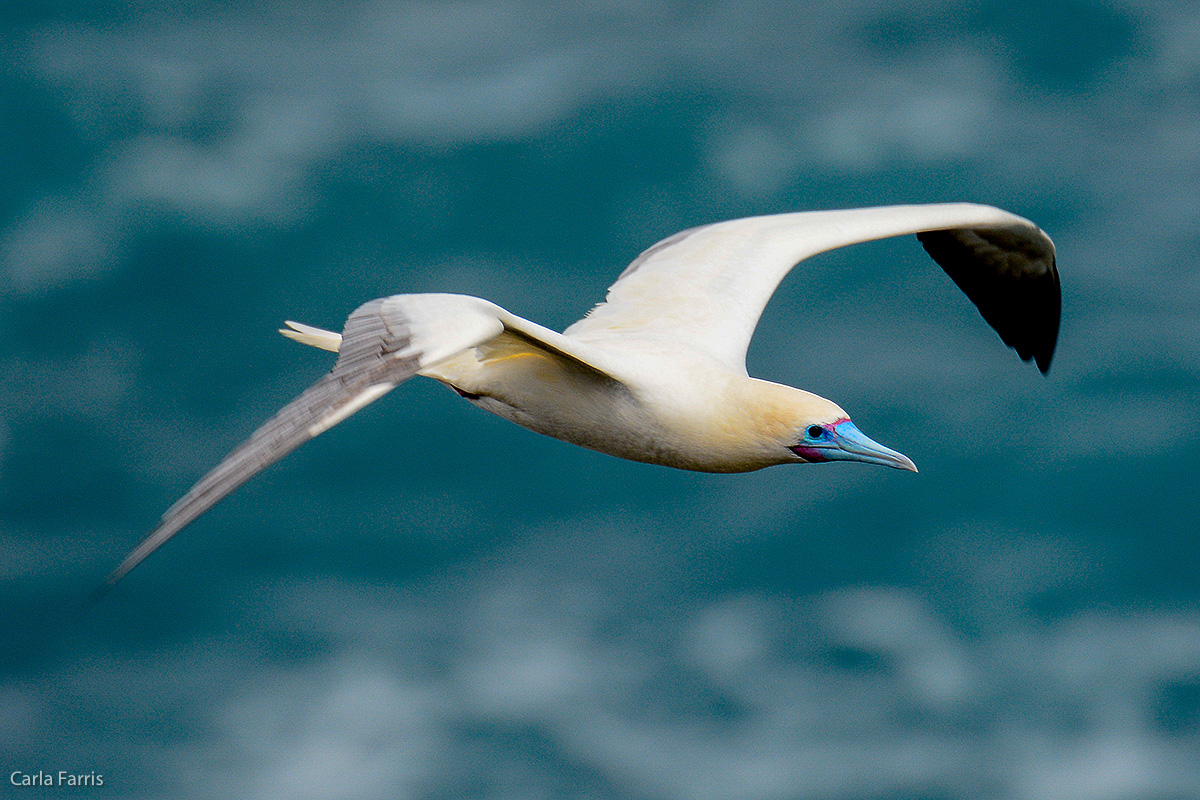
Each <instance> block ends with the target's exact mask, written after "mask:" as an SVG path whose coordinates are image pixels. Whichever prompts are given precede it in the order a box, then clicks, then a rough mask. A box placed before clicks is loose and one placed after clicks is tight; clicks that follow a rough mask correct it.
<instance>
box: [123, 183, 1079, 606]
mask: <svg viewBox="0 0 1200 800" xmlns="http://www.w3.org/2000/svg"><path fill="white" fill-rule="evenodd" d="M907 234H916V235H917V238H918V239H919V240H920V241H921V244H922V245H924V247H925V249H926V250H927V251H928V252H929V254H930V255H931V256H932V257H933V259H934V260H935V261H937V263H938V264H940V265H941V266H942V268H943V269H945V271H946V272H947V273H948V274H949V275H950V277H951V278H952V279H953V280H954V282H955V283H957V284H958V286H959V287H960V288H961V289H962V290H963V292H965V293H966V295H967V297H969V298H970V299H971V300H972V301H973V302H974V303H975V305H976V306H978V308H979V311H980V313H981V314H982V315H983V318H984V319H985V320H986V321H987V322H988V324H990V325H991V326H992V327H993V328H995V330H996V331H997V332H998V333H999V334H1000V338H1001V339H1002V340H1003V341H1004V342H1005V344H1007V345H1009V346H1010V347H1013V348H1015V349H1016V351H1017V353H1018V355H1020V357H1021V358H1022V359H1024V360H1026V361H1028V360H1031V359H1032V360H1033V361H1035V362H1036V364H1037V366H1038V368H1039V369H1040V370H1041V371H1042V372H1043V373H1045V372H1046V371H1047V369H1048V368H1049V366H1050V359H1051V356H1052V355H1053V353H1054V345H1055V342H1056V340H1057V338H1058V323H1059V312H1060V304H1061V301H1060V292H1059V282H1058V270H1057V268H1056V266H1055V261H1054V245H1053V243H1052V242H1051V241H1050V238H1049V237H1048V236H1046V234H1045V233H1043V232H1042V231H1041V230H1040V229H1039V228H1038V227H1037V226H1036V225H1034V224H1033V223H1032V222H1030V221H1028V220H1026V219H1023V218H1021V217H1018V216H1016V215H1014V214H1010V213H1008V212H1006V211H1002V210H1000V209H998V208H993V207H990V206H983V205H974V204H966V203H959V204H938V205H912V206H889V207H881V208H862V209H851V210H844V211H812V212H800V213H791V214H775V215H770V216H762V217H750V218H747V219H735V220H729V221H726V222H717V223H714V224H711V225H703V226H700V227H696V228H690V229H688V230H685V231H681V232H679V233H676V234H675V235H673V236H670V237H668V238H666V239H664V240H662V241H661V242H659V243H657V244H655V245H653V246H652V247H650V248H649V249H647V250H646V251H644V252H643V253H642V254H641V255H639V256H638V257H637V258H636V259H634V261H633V263H631V264H630V265H629V266H628V267H627V268H626V269H625V271H624V272H622V273H621V275H620V277H619V278H618V279H617V281H616V283H614V284H613V285H612V286H611V287H609V290H608V295H607V298H606V299H605V301H604V302H603V303H601V304H599V305H598V306H596V307H595V308H593V309H592V310H591V312H590V313H589V314H588V315H587V316H586V317H584V318H583V319H581V320H579V321H578V322H576V323H574V324H573V325H571V326H570V327H569V328H567V329H566V330H565V331H564V332H563V333H556V332H554V331H552V330H549V329H547V328H543V327H542V326H540V325H537V324H536V323H533V322H529V321H528V320H525V319H522V318H520V317H518V316H515V315H513V314H510V313H509V312H508V311H505V310H504V309H503V308H500V307H499V306H497V305H495V304H494V303H490V302H488V301H487V300H483V299H480V298H478V297H469V296H466V295H456V294H399V295H393V296H391V297H383V298H379V299H377V300H372V301H370V302H368V303H366V304H364V305H362V306H360V307H359V308H358V309H356V310H355V311H354V312H353V313H352V314H351V315H350V317H349V318H348V319H347V320H346V324H345V327H344V328H343V329H342V332H341V334H337V333H334V332H332V331H326V330H322V329H320V328H314V327H311V326H308V325H302V324H300V323H297V322H290V321H289V322H287V323H286V324H287V326H288V327H287V328H286V329H283V330H281V331H280V333H282V334H283V335H284V336H287V337H289V338H291V339H294V340H296V341H298V342H301V343H303V344H306V345H311V346H313V347H318V348H322V349H324V350H330V351H334V352H336V353H337V354H338V357H337V361H336V362H335V363H334V365H333V369H332V371H330V372H329V373H328V374H327V375H325V377H323V378H321V379H320V380H319V381H317V382H316V383H315V384H313V385H312V386H310V387H309V388H308V389H307V390H305V391H304V392H303V393H301V394H300V395H299V396H298V397H297V398H296V399H295V400H293V401H292V402H290V403H288V404H287V405H286V406H284V407H283V409H282V410H280V411H279V412H278V413H277V414H276V415H275V416H273V417H271V419H269V420H267V421H266V422H265V423H264V424H263V425H262V426H261V427H260V428H258V430H256V431H254V433H252V434H251V435H250V438H249V439H247V440H246V441H245V442H243V443H242V444H241V445H240V446H238V447H237V448H236V449H235V450H234V451H233V452H232V453H230V454H229V455H228V456H226V457H225V459H224V460H223V461H221V462H220V463H219V464H218V465H217V466H216V467H215V468H214V469H213V470H212V471H211V472H209V473H208V474H207V475H205V476H204V477H203V478H201V479H200V481H199V482H198V483H197V484H196V485H195V486H193V487H192V488H191V489H190V490H189V491H188V493H187V494H185V495H184V496H183V497H182V498H180V499H179V501H178V502H176V503H175V504H174V505H173V506H171V507H170V508H169V509H167V512H166V513H165V514H164V515H163V517H162V520H161V521H160V522H159V524H158V527H156V528H155V529H154V530H153V531H151V532H150V534H149V535H147V536H146V538H145V539H144V540H143V541H142V542H141V544H139V545H138V546H137V547H136V548H134V550H133V551H132V552H131V553H130V554H129V555H128V556H126V558H125V560H124V561H123V562H122V563H121V565H120V566H118V567H117V568H116V569H115V570H113V572H112V574H111V575H109V577H108V579H107V580H106V581H105V582H104V584H103V585H102V586H101V588H100V591H103V590H104V589H107V588H109V587H111V586H112V585H113V584H115V583H116V582H117V581H119V580H120V579H121V578H123V577H124V576H125V575H126V574H127V573H128V572H129V571H130V570H132V569H133V568H134V567H136V566H137V565H138V564H139V563H141V562H142V560H144V559H145V558H146V557H147V556H149V555H150V554H151V553H153V552H154V551H155V550H157V549H158V548H159V547H160V546H161V545H162V544H163V543H164V542H166V541H167V540H168V539H170V538H171V537H172V536H174V535H175V534H176V533H178V532H179V531H180V530H181V529H182V528H183V527H184V526H186V525H188V524H189V523H190V522H192V521H193V520H195V519H196V518H197V517H199V516H200V515H201V514H203V513H204V512H206V511H208V510H209V509H210V508H212V507H213V505H215V504H216V503H217V502H218V501H220V500H221V499H222V498H223V497H225V496H226V495H227V494H229V493H230V492H232V491H233V490H234V489H236V488H237V487H238V486H241V485H242V484H243V483H245V482H246V481H247V480H249V479H250V478H251V477H252V476H253V475H254V474H256V473H257V472H259V471H260V470H262V469H263V468H264V467H267V466H269V465H270V464H273V463H274V462H275V461H278V460H279V459H280V458H282V457H283V456H285V455H287V454H288V453H290V452H291V451H292V450H294V449H295V448H296V447H298V446H299V445H301V444H303V443H304V442H306V441H308V440H309V439H312V438H313V437H314V436H317V435H318V434H321V433H323V432H325V431H327V430H329V429H330V428H331V427H333V426H334V425H336V424H338V423H339V422H341V421H342V420H344V419H346V418H347V417H349V416H350V415H351V414H353V413H354V412H356V411H358V410H359V409H361V408H363V407H364V406H366V405H367V404H369V403H371V402H374V401H375V400H378V399H379V398H380V397H382V396H383V395H385V394H387V393H388V392H390V391H391V390H392V389H394V388H396V386H398V385H399V384H400V383H402V382H403V381H406V380H408V379H409V378H411V377H413V376H414V375H424V376H427V377H430V378H433V379H435V380H438V381H441V382H442V383H444V384H446V385H447V386H449V387H450V388H452V389H454V391H456V392H457V393H458V394H459V395H461V396H462V397H464V398H465V399H466V400H467V401H468V402H470V403H472V404H473V405H476V406H478V407H479V408H482V409H484V410H486V411H490V412H492V413H493V414H497V415H499V416H501V417H504V418H505V419H508V420H512V421H513V422H515V423H517V424H518V425H522V426H524V427H526V428H529V429H530V430H533V431H537V432H538V433H543V434H546V435H547V436H553V437H555V438H557V439H562V440H563V441H567V442H571V443H573V444H577V445H580V446H582V447H587V448H590V449H592V450H598V451H600V452H602V453H608V454H610V455H614V456H619V457H621V458H627V459H631V460H633V461H643V462H647V463H651V464H662V465H664V466H668V467H677V468H679V469H688V470H699V471H703V472H748V471H751V470H757V469H762V468H763V467H769V466H772V465H774V464H798V463H814V462H824V461H862V462H866V463H868V464H879V465H882V466H887V467H895V468H897V469H906V470H912V471H914V472H915V471H916V466H915V465H914V464H913V462H912V461H911V460H909V459H908V457H907V456H904V455H902V454H900V453H898V452H896V451H895V450H891V449H889V448H887V447H884V446H883V445H881V444H878V443H877V442H874V441H872V440H871V439H869V438H867V436H866V435H864V434H863V433H862V432H861V431H860V430H859V429H858V428H857V427H855V425H854V423H853V422H851V421H850V418H849V416H848V415H847V414H846V412H845V411H843V410H842V409H841V407H839V406H838V405H837V404H835V403H833V402H831V401H829V400H826V399H825V398H823V397H819V396H817V395H815V394H812V393H810V392H806V391H803V390H801V389H793V388H791V387H788V386H782V385H780V384H777V383H770V382H768V381H763V380H759V379H757V378H751V377H750V376H749V375H748V374H747V373H746V364H745V357H746V348H747V347H748V345H749V344H750V338H751V336H752V334H753V333H754V328H755V326H756V325H757V324H758V318H759V316H760V315H761V314H762V311H763V308H764V307H765V306H766V304H767V301H768V300H769V299H770V297H771V295H772V294H773V293H774V291H775V288H776V287H777V286H778V285H779V282H780V281H781V280H783V278H784V276H785V275H787V273H788V272H789V271H790V270H791V269H792V267H794V266H795V265H796V264H797V263H799V262H800V261H802V260H804V259H806V258H808V257H809V256H813V255H816V254H817V253H822V252H825V251H828V250H833V249H835V248H838V247H843V246H845V245H850V244H856V243H858V242H866V241H872V240H875V239H883V238H887V237H891V236H901V235H907Z"/></svg>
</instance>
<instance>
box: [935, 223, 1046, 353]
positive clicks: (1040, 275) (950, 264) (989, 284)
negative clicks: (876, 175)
mask: <svg viewBox="0 0 1200 800" xmlns="http://www.w3.org/2000/svg"><path fill="white" fill-rule="evenodd" d="M917 238H918V239H920V240H921V244H922V245H924V247H925V250H926V251H928V253H929V255H930V256H932V257H933V260H934V261H936V262H937V263H938V264H940V265H941V266H942V268H943V269H944V270H946V273H947V274H948V275H949V276H950V277H951V278H952V279H953V280H954V282H955V283H956V284H958V287H959V288H960V289H962V290H963V292H964V293H965V294H966V295H967V297H969V298H970V299H971V301H972V302H973V303H975V305H976V306H977V307H978V308H979V313H980V314H982V315H983V318H984V319H985V320H986V321H987V323H988V324H989V325H991V326H992V327H993V328H995V329H996V332H997V333H999V334H1000V338H1001V339H1003V340H1004V343H1005V344H1007V345H1008V346H1009V347H1012V348H1014V349H1015V350H1016V351H1017V354H1018V355H1019V356H1021V358H1022V359H1024V360H1026V361H1028V360H1030V359H1033V360H1034V361H1035V362H1036V363H1037V366H1038V369H1040V370H1041V371H1042V372H1043V373H1045V372H1046V371H1047V370H1049V369H1050V359H1051V358H1052V357H1053V356H1054V345H1055V343H1056V341H1057V340H1058V325H1059V318H1060V316H1061V312H1062V294H1061V290H1060V288H1059V282H1058V268H1057V267H1056V266H1055V262H1054V245H1053V244H1052V243H1051V242H1050V239H1049V237H1047V236H1046V235H1045V234H1044V233H1042V232H1041V231H1040V230H1038V229H1036V228H1033V229H1030V228H1028V227H1016V226H1013V227H995V228H956V229H951V230H939V231H926V232H923V233H918V234H917Z"/></svg>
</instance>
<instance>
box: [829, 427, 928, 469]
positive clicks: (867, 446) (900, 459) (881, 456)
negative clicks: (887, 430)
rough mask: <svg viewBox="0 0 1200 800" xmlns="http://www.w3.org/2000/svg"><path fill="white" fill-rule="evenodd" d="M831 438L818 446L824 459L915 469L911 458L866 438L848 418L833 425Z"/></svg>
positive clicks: (915, 466)
mask: <svg viewBox="0 0 1200 800" xmlns="http://www.w3.org/2000/svg"><path fill="white" fill-rule="evenodd" d="M831 439H832V441H830V442H829V444H828V445H827V446H825V447H822V448H820V452H821V455H822V456H824V457H825V460H826V461H862V462H864V463H867V464H878V465H879V466H881V467H892V468H893V469H907V470H910V471H912V472H916V471H917V465H916V464H914V463H913V462H912V459H910V458H909V457H908V456H906V455H904V454H903V453H897V452H896V451H895V450H893V449H891V448H890V447H884V446H883V445H881V444H880V443H879V442H876V441H874V440H873V439H870V438H868V437H867V435H866V434H865V433H863V432H862V431H860V430H859V429H858V427H857V426H856V425H855V424H854V423H853V422H851V421H850V420H848V419H847V420H843V421H842V422H839V423H837V424H836V425H834V426H833V436H832V437H831Z"/></svg>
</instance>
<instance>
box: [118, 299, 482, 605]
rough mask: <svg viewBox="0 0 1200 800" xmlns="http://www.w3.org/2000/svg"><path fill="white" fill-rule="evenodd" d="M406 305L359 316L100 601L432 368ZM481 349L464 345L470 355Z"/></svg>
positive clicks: (123, 568) (392, 302) (363, 310)
mask: <svg viewBox="0 0 1200 800" xmlns="http://www.w3.org/2000/svg"><path fill="white" fill-rule="evenodd" d="M464 299H468V298H464ZM470 299H474V298H470ZM404 305H405V303H403V302H402V301H401V298H380V299H378V300H372V301H371V302H369V303H366V304H364V305H363V306H361V307H359V308H358V309H357V310H356V311H355V312H354V313H353V314H351V315H350V317H349V319H347V320H346V326H345V328H344V330H343V332H342V346H341V349H340V351H339V354H338V359H337V362H336V363H335V364H334V366H333V370H332V371H330V372H329V374H327V375H326V376H325V377H323V378H321V380H319V381H317V382H316V383H315V384H313V385H312V386H310V387H309V388H308V389H306V390H305V391H304V392H303V393H301V394H300V395H299V396H298V397H297V398H296V399H295V400H293V401H292V402H290V403H288V404H287V405H286V406H284V407H283V408H282V409H281V410H280V411H279V412H278V413H277V414H275V416H273V417H271V419H269V420H267V421H266V422H265V423H263V425H262V426H260V427H259V428H258V430H256V431H255V432H254V433H253V434H251V436H250V438H249V439H247V440H246V441H245V442H243V443H242V444H241V445H239V446H238V447H237V448H236V449H235V450H234V451H233V452H232V453H230V454H229V455H228V456H226V457H225V459H224V460H223V461H221V463H219V464H218V465H217V466H216V467H215V468H214V469H213V470H212V471H211V472H209V473H208V474H207V475H205V476H204V477H203V478H201V479H200V481H199V482H198V483H196V485H195V486H193V487H192V488H191V490H189V491H188V493H187V494H185V495H184V496H183V497H182V498H180V499H179V501H178V502H176V503H175V504H174V505H173V506H171V507H170V508H169V509H167V512H166V513H165V514H164V515H163V517H162V521H161V522H160V523H159V524H158V527H156V528H155V529H154V530H153V531H151V532H150V534H149V535H148V536H146V538H145V539H143V540H142V542H141V544H139V545H138V546H137V547H136V548H134V550H133V551H132V552H131V553H130V554H129V555H128V556H126V557H125V560H124V561H122V562H121V565H120V566H119V567H117V568H116V569H115V570H113V572H112V574H110V575H109V576H108V578H107V579H106V580H105V582H104V583H103V584H102V585H101V586H100V587H99V589H97V594H99V593H103V592H104V591H106V590H107V589H109V588H111V587H112V586H113V585H114V584H116V583H117V582H118V581H119V580H121V578H123V577H125V575H127V574H128V573H129V571H130V570H132V569H133V568H134V567H136V566H137V565H138V564H140V563H141V562H142V561H143V560H145V559H146V557H147V556H149V555H150V554H151V553H153V552H154V551H155V550H157V549H158V548H159V547H161V546H162V545H163V543H165V542H166V541H167V540H168V539H170V538H171V537H172V536H174V535H175V534H176V533H178V532H179V531H180V530H182V529H183V528H184V527H186V526H187V525H188V524H189V523H191V522H192V521H193V520H195V519H196V518H197V517H199V516H200V515H201V514H203V513H204V512H206V511H208V510H209V509H210V508H212V507H213V506H214V505H216V504H217V503H218V502H219V501H220V500H221V499H222V498H224V497H225V496H226V495H228V494H229V493H230V492H232V491H233V490H234V489H236V488H238V487H239V486H241V485H242V484H243V483H245V482H246V481H247V480H249V479H250V478H251V477H253V476H254V475H255V474H257V473H258V472H259V471H261V470H262V469H264V468H266V467H268V466H270V465H271V464H274V463H275V462H276V461H278V460H279V459H281V458H283V457H284V456H285V455H287V454H288V453H290V452H292V451H293V450H295V449H296V448H297V447H299V446H300V445H302V444H304V443H305V442H307V441H308V440H309V439H312V438H313V437H315V436H317V435H319V434H320V433H322V432H323V431H325V430H326V429H328V428H329V427H332V426H333V425H334V424H336V423H337V422H340V421H341V420H342V419H344V418H345V417H346V416H349V415H350V414H352V413H353V412H355V411H357V410H358V409H359V408H361V407H362V406H365V405H366V404H367V403H369V402H371V401H373V400H375V399H377V398H379V397H382V396H383V395H384V394H386V393H387V392H388V391H390V390H391V389H393V388H395V386H396V385H397V384H399V383H400V382H402V381H404V380H407V379H408V378H411V377H412V376H413V375H415V374H416V373H417V371H418V370H420V369H421V368H422V367H423V366H425V364H423V363H422V351H421V349H420V348H417V347H414V346H413V336H412V331H411V329H410V326H409V324H408V320H407V318H406V314H405V313H404ZM495 327H496V328H501V327H502V326H501V324H500V322H499V320H496V321H495ZM495 332H499V331H498V330H497V331H495ZM492 335H494V333H493V334H492ZM472 338H478V335H476V336H474V337H472ZM489 338H490V337H489ZM476 343H477V342H469V343H467V344H464V345H463V348H462V349H466V347H470V346H473V345H474V344H476ZM356 403H357V405H356Z"/></svg>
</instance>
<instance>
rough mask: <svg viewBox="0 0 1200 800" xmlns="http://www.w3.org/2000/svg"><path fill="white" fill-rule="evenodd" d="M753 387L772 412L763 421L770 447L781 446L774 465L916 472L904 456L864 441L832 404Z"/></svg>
mask: <svg viewBox="0 0 1200 800" xmlns="http://www.w3.org/2000/svg"><path fill="white" fill-rule="evenodd" d="M756 383H758V384H759V386H758V387H756V389H757V394H758V395H759V397H761V398H763V399H764V400H767V398H770V399H769V400H768V402H767V403H765V404H764V405H767V406H770V407H772V412H771V413H769V414H767V415H766V419H765V420H764V421H765V422H767V425H766V426H765V427H766V429H767V430H769V431H770V434H769V436H770V439H771V440H772V442H773V444H772V446H773V447H778V446H779V444H780V443H781V444H782V445H783V448H784V450H785V452H780V451H776V452H777V453H778V462H777V463H788V462H791V463H810V464H813V463H821V462H824V461H862V462H864V463H866V464H878V465H880V466H883V467H893V468H895V469H907V470H911V471H913V472H916V471H917V467H916V465H915V464H913V462H912V460H911V459H909V458H908V456H906V455H904V454H902V453H897V452H896V451H895V450H892V449H891V448H889V447H884V446H883V445H881V444H879V443H878V442H876V441H874V440H872V439H870V438H868V437H867V435H866V434H864V433H863V432H862V431H860V430H859V429H858V427H857V426H856V425H855V424H854V423H853V422H851V421H850V417H849V415H848V414H847V413H846V412H845V411H843V410H842V409H841V407H840V406H838V405H837V404H836V403H833V402H830V401H829V400H826V399H825V398H823V397H820V396H819V395H815V394H812V393H811V392H805V391H803V390H800V389H793V388H791V387H785V386H779V385H778V384H767V383H765V382H756ZM768 387H769V388H768ZM764 390H765V391H764Z"/></svg>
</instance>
